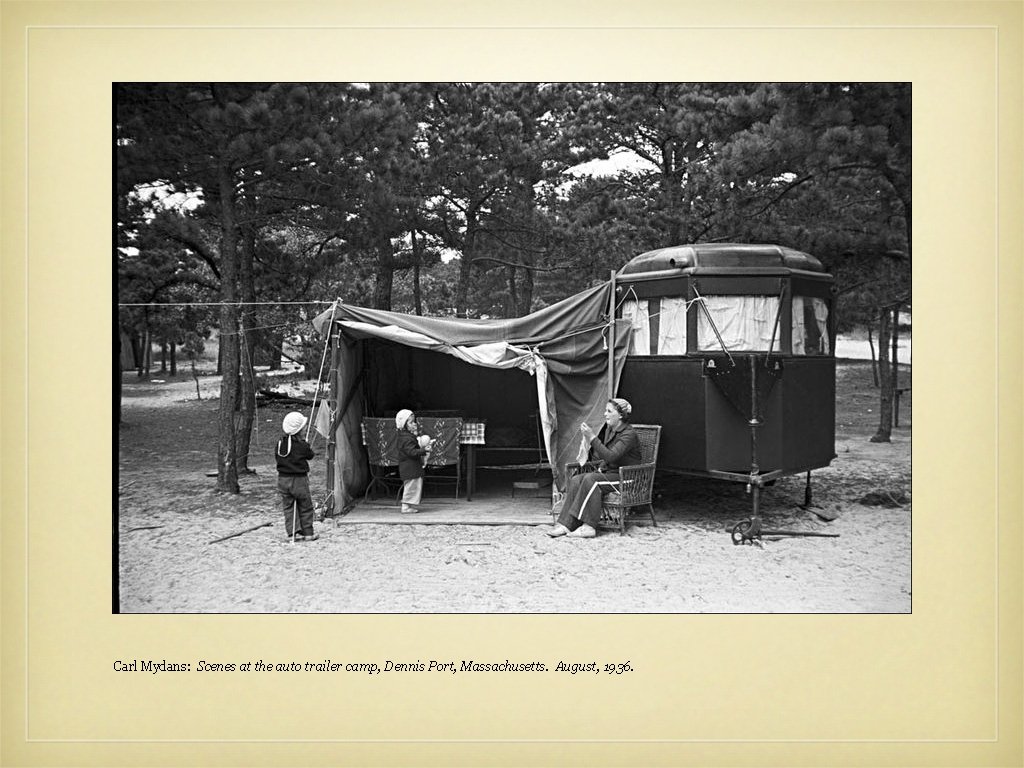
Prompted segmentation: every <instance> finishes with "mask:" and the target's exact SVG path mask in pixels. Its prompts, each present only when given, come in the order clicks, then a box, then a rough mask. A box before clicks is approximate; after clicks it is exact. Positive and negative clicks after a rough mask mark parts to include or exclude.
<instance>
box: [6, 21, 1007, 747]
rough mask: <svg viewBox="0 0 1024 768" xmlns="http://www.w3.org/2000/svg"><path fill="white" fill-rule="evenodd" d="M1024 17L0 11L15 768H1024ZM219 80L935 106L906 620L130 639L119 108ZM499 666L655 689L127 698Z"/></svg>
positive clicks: (917, 137)
mask: <svg viewBox="0 0 1024 768" xmlns="http://www.w3.org/2000/svg"><path fill="white" fill-rule="evenodd" d="M720 5H725V7H724V8H723V7H719V6H720ZM1021 8H1022V6H1021V4H1020V3H1017V2H1008V3H957V2H949V3H899V4H896V3H888V4H885V3H877V4H876V3H850V4H847V3H838V2H837V3H830V2H817V3H784V2H780V3H770V4H767V3H765V4H756V3H729V4H714V3H672V4H670V3H663V4H657V3H646V4H645V3H642V2H641V3H630V4H627V3H609V2H587V3H583V2H580V3H561V4H557V6H556V4H555V3H550V2H547V3H540V2H537V3H519V4H517V5H511V6H507V7H506V6H499V5H497V4H495V5H493V7H490V6H485V4H483V3H455V2H449V3H433V4H426V3H424V4H413V3H411V2H407V3H398V2H392V3H377V4H374V5H373V6H372V8H371V6H370V4H364V3H358V4H356V3H274V2H266V3H261V2H254V3H244V4H243V3H221V2H206V3H172V2H164V3H159V4H156V3H136V2H112V3H87V2H80V3H53V4H47V3H35V2H24V3H20V2H5V3H3V4H2V5H0V12H2V35H3V37H2V73H3V92H2V96H3V104H2V106H3V137H2V138H3V147H2V150H3V155H2V168H3V188H2V194H3V198H2V199H3V231H2V237H3V240H2V244H3V273H2V289H3V305H2V328H3V337H2V340H3V347H2V355H3V356H2V394H3V411H2V425H3V443H2V447H3V455H2V493H3V530H2V533H3V537H2V554H3V638H2V639H3V645H2V664H3V667H2V673H3V677H2V684H3V687H2V709H3V722H2V726H3V745H2V749H3V752H2V763H3V764H4V765H43V764H47V765H55V764H70V765H86V764H96V765H113V764H125V765H144V764H152V765H157V764H185V763H189V764H196V763H197V764H204V765H220V764H223V765H228V764H246V765H250V764H260V765H278V764H286V763H287V764H307V765H329V764H330V765H333V764H384V763H389V764H395V763H399V764H436V765H451V764H473V765H477V764H481V763H485V762H486V763H496V764H507V765H522V764H534V763H536V764H554V763H562V762H569V761H576V762H577V763H580V764H608V765H611V764H644V765H675V764H693V765H709V764H733V765H765V764H782V765H804V764H806V765H821V764H833V765H838V764H851V765H911V764H922V765H932V764H934V765H938V764H942V765H947V764H948V765H995V764H1003V765H1020V764H1021V763H1022V760H1024V758H1022V751H1021V726H1020V723H1021V721H1022V713H1021V664H1020V662H1021V637H1022V636H1021V541H1022V535H1021V480H1020V470H1021V466H1022V462H1021V400H1022V398H1021V395H1022V388H1021V352H1022V345H1021V340H1022V336H1021V300H1022V296H1021V288H1022V279H1021V274H1022V273H1021V261H1022V258H1021V257H1022V252H1021V245H1022V244H1021V224H1020V222H1021V214H1022V194H1021V164H1022V156H1021V136H1022V123H1021V117H1022V110H1021V90H1022V88H1021V71H1022V66H1021V30H1022V16H1021ZM211 79H212V80H330V81H364V80H448V79H458V80H478V81H482V80H564V81H568V80H585V81H598V80H606V79H609V80H610V79H620V80H692V81H700V80H744V81H769V80H797V81H803V80H851V81H909V82H912V83H913V101H914V147H913V151H914V237H915V249H914V250H915V259H914V263H915V267H914V321H915V329H916V331H917V332H916V333H915V338H914V364H915V369H916V371H915V372H916V374H917V375H916V376H915V391H914V395H915V397H914V400H915V403H914V404H915V414H914V415H915V417H916V418H915V434H914V456H913V458H914V488H913V491H914V527H913V535H914V541H913V557H914V561H913V589H914V595H913V614H912V615H896V616H882V615H879V616H872V615H868V616H856V615H852V616H827V615H826V616H816V615H793V616H767V615H738V616H729V615H721V616H704V615H665V616H659V615H653V616H644V615H639V616H614V615H612V616H601V615H598V616H554V615H536V616H515V615H513V616H504V615H469V616H452V615H434V616H430V615H427V616H373V615H366V616H363V615H328V616H300V617H295V616H273V615H253V616H221V615H185V616H181V615H170V616H138V615H133V616H117V615H111V613H110V578H111V571H112V564H111V552H110V526H111V517H110V515H111V508H112V504H114V503H116V499H113V498H112V493H111V471H112V453H113V445H112V439H111V425H112V423H113V418H112V402H111V401H112V396H111V385H112V382H111V379H110V371H111V365H110V364H109V361H110V358H109V357H108V350H109V349H110V347H108V346H107V345H108V344H109V343H110V342H109V341H108V340H109V339H110V338H111V337H110V324H111V318H112V307H113V304H114V302H115V301H116V298H115V297H114V295H113V288H112V278H111V256H112V254H111V250H112V242H111V241H112V236H111V210H112V209H111V186H110V184H111V173H112V149H111V83H112V82H114V81H119V80H144V81H145V80H149V81H152V80H211ZM26 435H27V436H28V439H27V440H26ZM638 567H642V563H638ZM723 578H728V575H727V573H726V572H725V571H723ZM580 647H583V648H586V649H587V650H586V651H585V652H583V653H582V654H581V653H580V652H579V651H578V650H577V649H579V648H580ZM506 657H507V658H510V659H513V660H530V659H538V660H543V661H545V662H546V663H549V664H553V663H554V662H555V661H557V660H558V659H560V658H561V659H565V660H567V661H586V660H589V659H591V658H598V659H608V660H612V659H629V660H630V661H631V662H632V664H633V666H634V667H635V668H636V671H635V672H634V673H632V674H630V675H623V676H618V677H616V676H604V675H600V676H586V677H575V678H574V677H570V676H563V675H554V674H548V675H537V676H532V675H512V674H488V675H455V676H447V675H442V676H438V677H437V678H434V677H431V676H427V675H380V676H377V677H372V678H371V677H361V676H357V675H341V676H339V675H330V674H324V675H320V676H318V675H316V674H305V673H303V674H298V673H292V674H285V673H274V674H265V675H260V674H257V673H252V674H248V675H241V674H234V675H214V674H197V673H190V674H180V675H175V674H164V675H157V676H150V675H142V674H131V673H125V674H117V673H114V672H113V671H112V664H113V662H114V660H116V659H133V658H154V659H162V658H166V659H167V660H169V661H188V662H191V663H193V664H194V663H195V662H196V661H197V660H199V659H208V660H216V661H236V662H237V661H247V660H255V659H258V658H262V659H266V660H270V661H292V660H300V661H304V660H313V661H316V660H320V659H324V658H331V659H333V660H367V661H371V660H380V659H383V658H392V659H402V660H416V659H423V660H426V659H430V658H437V659H462V658H476V659H481V660H503V659H505V658H506ZM584 657H585V658H584Z"/></svg>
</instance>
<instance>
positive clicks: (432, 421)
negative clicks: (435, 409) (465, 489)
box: [417, 416, 462, 498]
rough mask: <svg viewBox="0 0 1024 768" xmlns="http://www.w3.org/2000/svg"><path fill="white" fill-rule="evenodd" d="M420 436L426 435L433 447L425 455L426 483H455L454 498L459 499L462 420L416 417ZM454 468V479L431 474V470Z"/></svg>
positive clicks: (434, 473)
mask: <svg viewBox="0 0 1024 768" xmlns="http://www.w3.org/2000/svg"><path fill="white" fill-rule="evenodd" d="M417 422H418V423H419V425H420V434H421V435H428V436H429V437H430V438H431V439H433V440H434V445H433V446H432V447H431V449H430V451H429V452H428V453H427V466H426V468H427V475H426V480H427V481H438V482H453V481H454V483H455V498H459V488H460V487H461V485H462V456H461V448H462V419H460V418H455V417H450V418H434V417H432V416H421V417H417ZM441 467H455V477H454V478H453V477H451V476H449V475H442V474H438V473H436V472H431V469H439V468H441Z"/></svg>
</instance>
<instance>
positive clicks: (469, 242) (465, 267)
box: [455, 207, 480, 317]
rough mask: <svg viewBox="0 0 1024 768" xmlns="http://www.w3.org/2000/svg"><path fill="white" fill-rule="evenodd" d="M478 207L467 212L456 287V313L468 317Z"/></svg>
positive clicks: (477, 225)
mask: <svg viewBox="0 0 1024 768" xmlns="http://www.w3.org/2000/svg"><path fill="white" fill-rule="evenodd" d="M479 226H480V225H479V222H477V212H476V208H475V207H472V208H470V209H469V210H468V211H467V212H466V239H465V241H464V243H463V246H462V261H461V262H460V263H459V284H458V285H457V286H456V288H455V314H456V315H457V316H458V317H468V312H469V281H470V278H471V275H472V269H473V259H474V258H475V257H476V241H477V231H478V229H479Z"/></svg>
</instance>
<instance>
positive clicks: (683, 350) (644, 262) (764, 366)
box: [614, 243, 835, 535]
mask: <svg viewBox="0 0 1024 768" xmlns="http://www.w3.org/2000/svg"><path fill="white" fill-rule="evenodd" d="M614 291H615V295H616V303H617V306H618V310H617V314H618V315H619V316H620V317H623V318H627V319H629V320H631V321H632V328H633V330H632V334H633V339H632V345H631V349H630V353H629V355H628V356H627V358H626V364H625V367H624V369H623V373H622V378H621V380H620V383H619V393H620V394H621V395H622V396H623V397H625V398H627V399H629V400H630V401H631V402H633V403H634V404H635V405H634V408H635V411H634V419H635V420H636V421H639V422H649V423H657V424H661V425H662V428H663V429H662V441H661V448H660V451H659V454H658V466H659V468H662V469H666V470H671V471H677V472H683V473H687V474H694V475H700V476H705V477H713V478H719V479H724V480H733V481H739V482H743V483H746V484H748V487H749V489H750V491H751V492H752V494H753V496H754V515H753V518H754V520H755V521H757V520H758V496H759V493H760V489H761V488H762V487H763V486H764V485H765V484H767V483H770V482H772V481H774V480H775V479H777V478H779V477H781V476H783V475H790V474H796V473H804V472H806V473H808V475H807V482H808V494H809V489H810V474H809V473H810V470H812V469H817V468H819V467H825V466H827V465H828V464H829V463H830V462H831V461H832V459H833V458H835V356H834V349H835V322H834V313H833V304H834V299H835V286H834V283H833V280H832V277H831V276H830V275H828V274H826V273H825V271H824V269H823V268H822V265H821V263H820V262H819V261H818V260H817V259H815V258H813V257H812V256H809V255H808V254H806V253H801V252H799V251H795V250H792V249H789V248H783V247H779V246H775V245H739V244H726V243H722V244H702V245H683V246H676V247H671V248H662V249H659V250H656V251H650V252H648V253H643V254H641V255H639V256H637V257H635V258H634V259H632V260H631V261H630V262H629V263H627V264H626V265H625V266H624V267H622V269H621V270H619V272H618V273H617V275H616V276H615V288H614ZM808 501H809V497H808ZM757 524H758V523H757V522H755V523H754V525H757ZM756 533H757V531H756V530H753V531H752V534H753V535H756Z"/></svg>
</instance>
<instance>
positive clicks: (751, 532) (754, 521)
mask: <svg viewBox="0 0 1024 768" xmlns="http://www.w3.org/2000/svg"><path fill="white" fill-rule="evenodd" d="M762 536H818V537H821V538H829V539H837V538H839V534H838V533H819V532H818V531H769V530H766V529H764V528H762V527H761V518H760V517H752V518H750V519H749V520H741V521H740V522H738V523H736V525H734V526H733V527H732V543H733V544H753V543H754V539H759V538H761V537H762Z"/></svg>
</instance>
